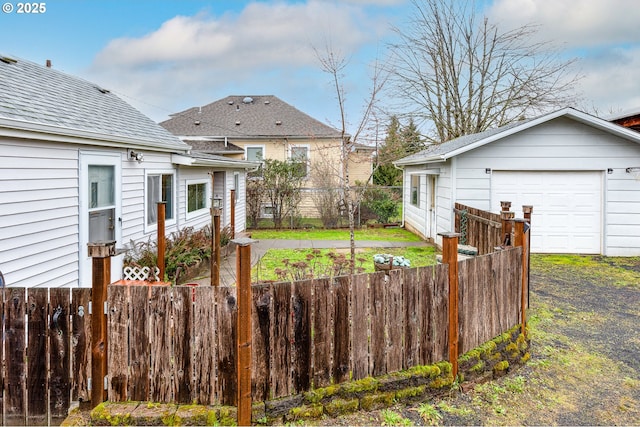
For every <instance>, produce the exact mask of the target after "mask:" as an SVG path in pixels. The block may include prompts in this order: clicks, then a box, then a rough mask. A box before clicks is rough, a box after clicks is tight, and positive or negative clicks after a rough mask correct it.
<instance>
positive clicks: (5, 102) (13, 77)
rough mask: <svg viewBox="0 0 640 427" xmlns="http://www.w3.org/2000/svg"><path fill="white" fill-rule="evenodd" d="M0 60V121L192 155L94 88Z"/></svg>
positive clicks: (43, 69) (18, 62)
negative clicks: (139, 144) (171, 149)
mask: <svg viewBox="0 0 640 427" xmlns="http://www.w3.org/2000/svg"><path fill="white" fill-rule="evenodd" d="M0 58H4V59H5V61H2V60H0V119H9V120H12V121H17V122H25V123H27V124H36V125H43V126H51V127H54V128H57V129H58V130H59V132H60V133H61V134H65V131H68V130H71V131H80V132H89V133H92V134H97V135H98V136H99V138H100V139H101V140H105V141H110V138H114V140H116V141H117V140H122V139H127V140H135V141H141V142H142V143H143V144H144V145H145V146H149V147H156V148H164V149H167V148H169V147H173V148H179V149H182V150H186V149H188V146H187V145H186V144H184V143H183V142H182V141H180V140H179V139H178V138H176V137H175V136H174V135H172V134H171V133H169V132H167V131H166V130H165V129H164V128H163V127H161V126H159V125H158V124H157V123H155V122H154V121H153V120H151V119H150V118H148V117H147V116H145V115H144V114H142V113H141V112H139V111H138V110H136V109H135V108H133V107H132V106H131V105H129V104H128V103H126V102H125V101H123V100H122V99H120V98H119V97H117V96H116V95H114V94H113V93H111V92H109V91H108V90H105V89H103V88H100V87H99V86H97V85H96V84H94V83H91V82H88V81H86V80H83V79H80V78H78V77H74V76H71V75H69V74H65V73H63V72H61V71H58V70H55V69H52V68H48V67H45V66H41V65H38V64H36V63H33V62H30V61H27V60H24V59H20V58H13V59H14V61H6V57H3V56H2V55H0Z"/></svg>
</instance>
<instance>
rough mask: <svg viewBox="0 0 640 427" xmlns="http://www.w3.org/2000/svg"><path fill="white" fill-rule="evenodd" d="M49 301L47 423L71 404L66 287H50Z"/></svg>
mask: <svg viewBox="0 0 640 427" xmlns="http://www.w3.org/2000/svg"><path fill="white" fill-rule="evenodd" d="M49 301H50V307H51V308H52V313H51V315H50V329H49V330H50V334H49V413H50V416H51V423H52V424H54V425H59V424H60V423H62V421H64V419H65V418H67V412H68V409H69V406H71V402H70V400H71V394H70V380H69V378H70V376H71V370H70V367H71V359H70V353H69V351H70V348H71V343H70V342H69V319H70V302H71V293H70V289H65V288H56V289H51V290H50V291H49Z"/></svg>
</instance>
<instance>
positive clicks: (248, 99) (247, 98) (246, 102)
mask: <svg viewBox="0 0 640 427" xmlns="http://www.w3.org/2000/svg"><path fill="white" fill-rule="evenodd" d="M242 103H243V104H251V103H253V98H252V97H250V96H245V97H244V98H243V99H242Z"/></svg>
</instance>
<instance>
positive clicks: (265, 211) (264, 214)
mask: <svg viewBox="0 0 640 427" xmlns="http://www.w3.org/2000/svg"><path fill="white" fill-rule="evenodd" d="M260 217H261V218H273V206H271V205H262V206H261V209H260Z"/></svg>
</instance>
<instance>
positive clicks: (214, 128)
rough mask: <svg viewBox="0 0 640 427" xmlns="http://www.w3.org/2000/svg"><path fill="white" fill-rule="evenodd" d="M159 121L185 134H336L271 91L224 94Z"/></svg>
mask: <svg viewBox="0 0 640 427" xmlns="http://www.w3.org/2000/svg"><path fill="white" fill-rule="evenodd" d="M160 125H161V126H163V127H164V128H165V129H167V130H168V131H169V132H171V133H173V134H174V135H180V136H187V137H188V136H210V137H229V138H244V137H249V138H268V137H280V138H283V137H290V138H292V137H305V138H310V137H315V138H319V137H324V138H339V137H340V131H338V130H336V129H334V128H332V127H330V126H327V125H325V124H323V123H321V122H320V121H318V120H316V119H314V118H313V117H310V116H308V115H307V114H305V113H303V112H302V111H300V110H298V109H296V108H294V107H293V106H291V105H289V104H287V103H286V102H284V101H282V100H281V99H279V98H278V97H276V96H273V95H261V96H228V97H226V98H223V99H220V100H218V101H215V102H212V103H211V104H208V105H205V106H203V107H193V108H190V109H188V110H185V111H182V112H180V113H176V114H174V115H173V116H172V118H170V119H168V120H166V121H164V122H161V123H160Z"/></svg>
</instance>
